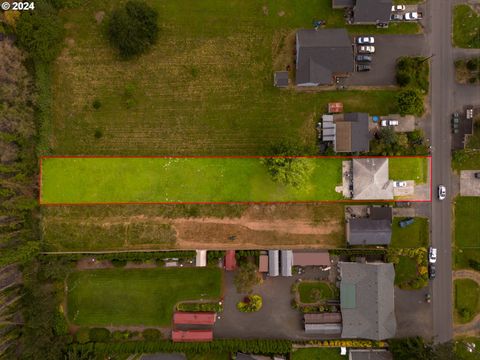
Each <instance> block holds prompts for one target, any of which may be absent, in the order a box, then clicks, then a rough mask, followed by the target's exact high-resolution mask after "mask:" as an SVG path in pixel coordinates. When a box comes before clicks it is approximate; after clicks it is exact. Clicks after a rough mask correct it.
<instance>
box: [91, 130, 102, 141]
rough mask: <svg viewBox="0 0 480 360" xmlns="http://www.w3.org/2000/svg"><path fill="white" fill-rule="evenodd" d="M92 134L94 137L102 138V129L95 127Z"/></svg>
mask: <svg viewBox="0 0 480 360" xmlns="http://www.w3.org/2000/svg"><path fill="white" fill-rule="evenodd" d="M93 136H95V139H100V138H102V137H103V132H102V130H100V129H96V130H95V133H94V134H93Z"/></svg>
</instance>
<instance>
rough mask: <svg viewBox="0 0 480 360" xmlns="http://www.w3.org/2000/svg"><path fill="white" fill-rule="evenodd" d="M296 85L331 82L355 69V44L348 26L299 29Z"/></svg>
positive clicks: (315, 84)
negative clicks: (345, 27) (353, 44)
mask: <svg viewBox="0 0 480 360" xmlns="http://www.w3.org/2000/svg"><path fill="white" fill-rule="evenodd" d="M296 50H297V56H296V84H297V85H298V86H318V85H331V84H333V82H334V81H335V79H336V78H337V77H347V76H349V75H350V73H352V72H353V64H354V61H353V47H352V42H351V40H350V37H349V36H348V33H347V30H346V29H320V30H313V29H312V30H299V31H297V36H296Z"/></svg>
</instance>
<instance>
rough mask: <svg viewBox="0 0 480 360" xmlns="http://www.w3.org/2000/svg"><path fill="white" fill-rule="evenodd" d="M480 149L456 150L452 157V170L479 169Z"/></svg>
mask: <svg viewBox="0 0 480 360" xmlns="http://www.w3.org/2000/svg"><path fill="white" fill-rule="evenodd" d="M479 150H480V149H477V150H471V149H469V150H457V151H455V152H454V154H453V157H452V168H453V169H454V170H456V171H457V172H458V171H460V170H475V169H480V151H479Z"/></svg>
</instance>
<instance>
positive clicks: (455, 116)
mask: <svg viewBox="0 0 480 360" xmlns="http://www.w3.org/2000/svg"><path fill="white" fill-rule="evenodd" d="M459 123H460V114H459V113H458V112H454V113H453V114H452V124H459Z"/></svg>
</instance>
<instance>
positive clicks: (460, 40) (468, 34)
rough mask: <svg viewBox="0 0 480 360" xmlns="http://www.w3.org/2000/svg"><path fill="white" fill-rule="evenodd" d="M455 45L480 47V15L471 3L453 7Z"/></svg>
mask: <svg viewBox="0 0 480 360" xmlns="http://www.w3.org/2000/svg"><path fill="white" fill-rule="evenodd" d="M453 45H455V46H457V47H461V48H480V15H479V14H478V13H477V12H476V11H475V10H473V9H472V7H471V6H470V5H457V6H455V7H454V9H453Z"/></svg>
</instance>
